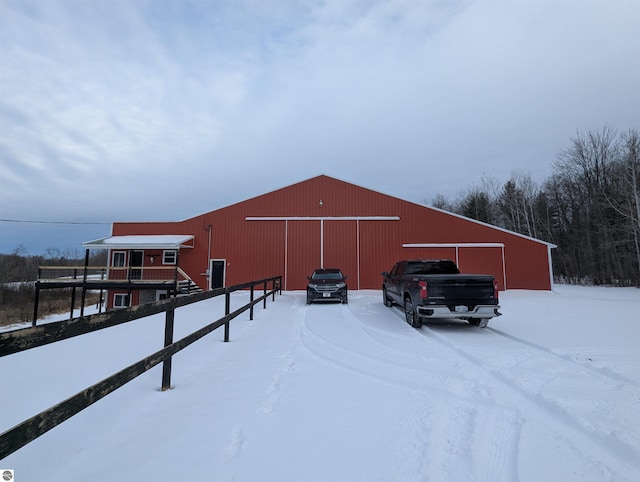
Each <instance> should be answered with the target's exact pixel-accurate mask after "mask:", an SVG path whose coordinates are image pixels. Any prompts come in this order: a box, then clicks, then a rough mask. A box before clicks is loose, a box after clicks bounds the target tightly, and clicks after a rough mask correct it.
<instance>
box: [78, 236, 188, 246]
mask: <svg viewBox="0 0 640 482" xmlns="http://www.w3.org/2000/svg"><path fill="white" fill-rule="evenodd" d="M193 239H194V236H193V235H191V234H154V235H130V236H109V237H108V238H101V239H96V240H94V241H87V242H85V243H82V245H83V246H84V247H85V248H88V249H180V248H193Z"/></svg>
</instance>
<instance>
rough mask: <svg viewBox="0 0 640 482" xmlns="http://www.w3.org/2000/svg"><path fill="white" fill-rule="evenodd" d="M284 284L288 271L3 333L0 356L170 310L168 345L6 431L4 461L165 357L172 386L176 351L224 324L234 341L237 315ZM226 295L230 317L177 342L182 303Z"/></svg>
mask: <svg viewBox="0 0 640 482" xmlns="http://www.w3.org/2000/svg"><path fill="white" fill-rule="evenodd" d="M268 283H271V289H270V290H268V289H267V284H268ZM257 285H264V286H263V295H262V296H260V297H259V298H257V299H254V288H255V286H257ZM281 286H282V276H274V277H271V278H264V279H262V280H257V281H251V282H248V283H243V284H240V285H235V286H231V287H228V288H218V289H215V290H211V291H208V292H203V293H198V294H195V295H193V296H190V297H182V298H169V299H166V300H162V301H159V302H157V303H150V304H147V305H138V306H134V307H131V308H128V309H123V310H117V311H114V312H110V313H105V314H101V315H97V316H96V317H95V318H94V317H92V316H87V317H81V318H78V319H74V320H67V321H63V322H58V323H49V324H45V325H39V326H37V327H32V328H25V329H22V330H13V331H9V332H3V333H0V356H7V355H11V354H14V353H18V352H21V351H24V350H28V349H31V348H36V347H38V346H43V345H46V344H49V343H54V342H56V341H61V340H66V339H68V338H71V337H74V336H78V335H82V334H86V333H90V332H92V331H96V330H100V329H103V328H109V327H111V326H116V325H118V324H121V323H126V322H127V321H132V320H135V319H140V318H144V317H146V316H150V315H152V314H156V313H161V312H165V313H166V320H165V342H164V345H165V346H164V348H163V349H161V350H159V351H157V352H155V353H153V354H151V355H149V356H147V357H145V358H144V359H142V360H140V361H138V362H136V363H134V364H132V365H130V366H128V367H126V368H124V369H123V370H120V371H119V372H117V373H115V374H113V375H111V376H110V377H107V378H106V379H104V380H102V381H100V382H98V383H96V384H94V385H92V386H90V387H88V388H86V389H84V390H82V391H81V392H78V393H76V394H75V395H73V396H72V397H70V398H68V399H67V400H65V401H62V402H60V403H58V404H56V405H54V406H52V407H50V408H48V409H46V410H44V411H42V412H40V413H39V414H37V415H35V416H33V417H31V418H29V419H28V420H25V421H23V422H22V423H20V424H18V425H16V426H14V427H13V428H11V429H9V430H7V431H5V432H3V433H2V434H0V460H2V459H3V458H5V457H7V456H8V455H10V454H12V453H14V452H15V451H17V450H19V449H20V448H22V447H24V446H25V445H27V444H28V443H30V442H32V441H33V440H35V439H36V438H38V437H40V436H41V435H43V434H45V433H46V432H48V431H49V430H51V429H52V428H54V427H56V426H57V425H59V424H61V423H62V422H64V421H65V420H68V419H69V418H71V417H73V416H74V415H76V414H77V413H79V412H81V411H82V410H84V409H85V408H87V407H89V406H90V405H92V404H93V403H95V402H97V401H98V400H100V399H102V398H104V397H106V396H107V395H108V394H110V393H111V392H113V391H115V390H117V389H118V388H120V387H122V386H123V385H125V384H126V383H128V382H130V381H131V380H133V379H134V378H136V377H138V376H140V375H142V374H143V373H145V372H146V371H148V370H150V369H151V368H153V367H155V366H156V365H158V364H159V363H161V362H164V366H163V370H162V390H167V389H169V388H170V382H171V357H172V356H173V355H174V354H175V353H177V352H179V351H180V350H183V349H184V348H186V347H187V346H189V345H190V344H192V343H194V342H195V341H197V340H199V339H200V338H202V337H204V336H205V335H207V334H209V333H211V332H212V331H214V330H216V329H217V328H220V327H221V326H224V327H225V332H224V341H225V342H227V341H229V326H230V322H231V320H232V319H234V318H236V317H237V316H239V315H240V314H242V313H244V312H245V311H247V310H250V319H251V320H253V306H254V305H255V304H257V303H259V302H260V301H262V302H263V307H264V308H266V306H267V305H266V303H267V298H268V297H269V296H272V297H273V300H274V301H275V294H276V293H282V291H281ZM247 288H250V301H249V303H247V304H245V305H243V306H242V307H240V308H238V309H237V310H235V311H233V312H231V310H230V298H229V295H230V294H231V293H232V292H234V291H239V290H244V289H247ZM222 294H224V295H225V316H223V317H222V318H219V319H218V320H216V321H214V322H212V323H210V324H208V325H206V326H205V327H203V328H200V329H199V330H196V331H195V332H193V333H191V334H190V335H187V336H185V337H184V338H182V339H180V340H178V341H176V342H174V341H173V323H174V316H175V309H176V308H178V307H180V306H185V305H189V304H192V303H197V302H199V301H203V300H206V299H208V298H213V297H215V296H220V295H222Z"/></svg>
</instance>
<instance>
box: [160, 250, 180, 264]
mask: <svg viewBox="0 0 640 482" xmlns="http://www.w3.org/2000/svg"><path fill="white" fill-rule="evenodd" d="M177 259H178V253H177V251H164V252H163V253H162V264H176V260H177Z"/></svg>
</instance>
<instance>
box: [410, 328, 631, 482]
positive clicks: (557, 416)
mask: <svg viewBox="0 0 640 482" xmlns="http://www.w3.org/2000/svg"><path fill="white" fill-rule="evenodd" d="M402 320H403V321H404V317H402ZM424 329H426V330H427V331H428V332H429V334H428V335H427V334H425V333H424V332H423V331H422V330H416V333H418V334H420V335H421V336H422V337H423V338H424V339H425V340H434V341H437V342H439V343H440V344H441V345H442V346H445V347H447V348H449V349H450V350H451V351H453V352H454V353H456V354H457V355H459V357H461V358H462V359H465V360H467V362H468V364H469V365H471V366H473V367H475V368H478V369H481V370H483V371H484V372H485V373H487V374H488V375H489V376H490V377H491V378H492V379H494V380H497V381H498V382H500V384H501V385H502V386H503V387H505V388H507V389H508V390H509V391H511V392H512V393H515V394H517V395H518V396H519V398H521V399H523V400H524V402H525V404H526V406H528V407H529V410H527V412H528V413H530V414H534V413H535V414H536V418H538V419H539V420H540V421H541V422H542V423H543V424H544V425H546V426H547V427H549V428H550V429H551V431H552V432H555V433H556V434H557V435H558V436H559V437H561V438H562V439H564V440H565V441H566V442H567V444H568V445H569V446H570V447H571V448H573V449H574V450H575V451H576V453H578V454H581V456H582V457H583V458H588V457H593V458H595V459H598V460H600V461H601V462H603V463H605V464H606V466H604V467H602V468H603V470H604V471H605V472H611V471H612V470H613V469H611V468H610V467H612V466H613V467H615V466H619V465H618V464H611V463H608V462H604V461H602V458H603V455H604V454H606V456H607V457H608V458H612V459H615V460H617V461H619V462H622V463H623V464H624V466H626V467H628V469H629V473H628V479H629V480H633V478H634V476H637V474H638V470H640V452H638V450H637V449H636V448H635V447H633V446H631V445H630V444H628V443H626V442H625V441H623V440H621V439H620V438H619V437H618V436H617V435H615V434H613V433H611V434H609V435H606V434H603V433H601V432H600V431H598V430H596V429H594V428H592V427H591V426H589V425H587V424H585V423H584V422H583V421H582V420H580V419H579V418H577V417H576V416H575V415H573V414H572V413H571V412H569V411H567V410H566V409H564V408H562V407H561V406H560V404H559V403H557V402H556V401H554V400H550V399H548V398H544V397H543V396H542V395H541V394H540V393H536V392H531V391H529V390H527V389H525V388H522V387H521V386H520V385H519V384H518V382H517V380H514V379H513V378H511V377H509V376H508V375H506V374H505V373H503V372H502V371H500V370H498V369H495V368H491V367H489V366H487V365H486V364H485V363H484V362H483V361H482V360H481V359H480V358H478V357H476V356H474V355H472V354H469V353H468V352H467V351H465V349H464V348H461V347H460V346H458V345H456V344H455V343H453V342H452V341H451V340H450V339H449V338H448V337H446V336H445V335H442V334H440V333H437V332H436V331H435V330H434V329H432V328H429V327H428V326H427V325H423V330H424ZM550 419H551V421H550ZM557 425H560V426H563V427H565V429H567V430H569V431H570V432H571V433H573V434H578V435H581V436H582V437H581V440H582V443H581V444H582V445H583V446H584V445H586V446H587V447H583V448H584V449H587V450H586V452H587V453H588V455H585V450H582V449H580V448H579V447H576V446H575V445H574V441H575V440H580V439H579V438H578V439H576V438H575V437H574V438H571V439H570V438H568V437H567V435H566V434H565V433H563V432H562V431H559V430H558V429H557V428H556V426H557ZM613 478H614V479H615V476H614V477H613Z"/></svg>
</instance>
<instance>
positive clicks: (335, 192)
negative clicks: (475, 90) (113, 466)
mask: <svg viewBox="0 0 640 482" xmlns="http://www.w3.org/2000/svg"><path fill="white" fill-rule="evenodd" d="M84 244H85V246H86V247H87V248H103V249H105V248H108V249H110V251H111V254H110V256H109V259H110V263H111V264H122V263H125V264H130V265H135V266H137V267H141V268H144V267H146V266H153V265H158V264H160V265H162V264H164V265H171V264H172V263H178V260H179V266H180V268H181V269H182V270H183V271H184V272H186V274H188V276H189V277H190V278H191V279H192V280H193V281H194V282H195V283H196V284H197V285H199V286H200V287H201V288H202V289H210V288H215V287H219V286H229V285H233V284H239V283H243V282H246V281H249V280H253V279H261V278H266V277H270V276H275V275H280V274H282V275H283V277H284V279H283V283H284V286H283V288H284V289H285V290H299V289H304V288H305V287H306V281H307V280H306V276H307V275H309V274H310V273H311V272H312V271H313V270H314V269H315V268H319V267H339V268H341V269H342V270H343V271H344V273H345V274H346V275H348V276H349V287H350V289H379V288H380V283H381V277H380V273H381V272H382V271H388V270H390V268H391V267H392V266H393V264H394V263H395V262H396V261H398V260H400V259H410V258H449V259H453V260H455V261H456V262H457V264H458V265H459V267H460V270H461V272H463V273H488V274H492V275H494V276H495V277H496V280H497V281H498V286H499V288H500V289H501V290H505V289H536V290H550V289H551V288H552V283H553V281H552V280H553V272H552V265H551V249H552V248H554V247H555V246H554V245H552V244H550V243H547V242H544V241H540V240H537V239H533V238H530V237H527V236H524V235H521V234H517V233H514V232H511V231H507V230H505V229H502V228H498V227H495V226H491V225H488V224H486V223H482V222H478V221H475V220H472V219H468V218H465V217H463V216H459V215H456V214H452V213H449V212H446V211H442V210H439V209H435V208H431V207H426V206H422V205H419V204H415V203H412V202H409V201H404V200H402V199H398V198H395V197H392V196H388V195H385V194H381V193H379V192H376V191H372V190H370V189H366V188H363V187H360V186H356V185H354V184H350V183H347V182H344V181H340V180H338V179H334V178H331V177H328V176H324V175H323V176H318V177H314V178H311V179H308V180H306V181H302V182H299V183H297V184H293V185H291V186H288V187H284V188H282V189H278V190H276V191H272V192H270V193H267V194H263V195H261V196H258V197H255V198H252V199H248V200H246V201H242V202H239V203H237V204H233V205H231V206H227V207H224V208H221V209H218V210H215V211H211V212H208V213H205V214H202V215H200V216H196V217H193V218H190V219H187V220H184V221H179V222H141V223H114V224H113V229H112V237H111V238H107V239H106V240H98V241H93V242H89V243H84ZM140 271H141V272H144V271H143V270H142V269H141V270H140ZM135 298H136V296H135V295H134V299H133V300H131V301H132V302H133V304H135V303H137V302H140V299H139V298H138V299H135ZM109 305H110V306H112V305H113V294H111V295H110V299H109Z"/></svg>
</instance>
